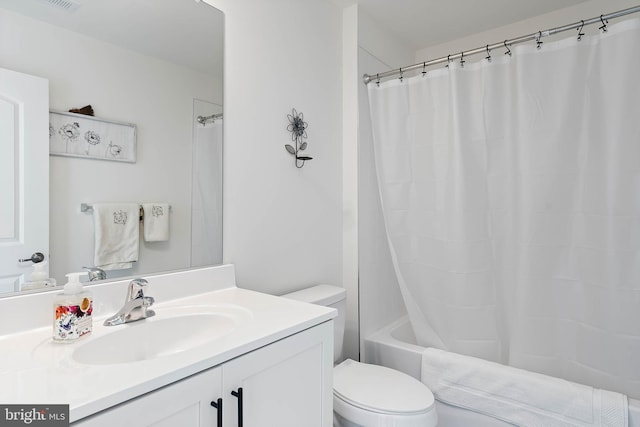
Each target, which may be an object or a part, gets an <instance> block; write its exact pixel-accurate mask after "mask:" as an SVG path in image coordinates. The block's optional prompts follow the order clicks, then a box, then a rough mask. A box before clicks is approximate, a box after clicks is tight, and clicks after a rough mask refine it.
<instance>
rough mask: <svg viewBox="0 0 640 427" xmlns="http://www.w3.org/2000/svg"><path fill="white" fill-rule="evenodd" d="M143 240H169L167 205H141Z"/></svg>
mask: <svg viewBox="0 0 640 427" xmlns="http://www.w3.org/2000/svg"><path fill="white" fill-rule="evenodd" d="M142 210H143V211H144V222H143V224H144V225H143V227H144V240H145V241H146V242H164V241H167V240H169V203H164V202H162V203H143V204H142Z"/></svg>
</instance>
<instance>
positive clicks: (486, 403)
mask: <svg viewBox="0 0 640 427" xmlns="http://www.w3.org/2000/svg"><path fill="white" fill-rule="evenodd" d="M422 382H423V383H424V384H426V385H427V386H428V387H429V388H430V389H431V391H432V392H433V394H434V396H435V397H436V399H438V400H440V401H441V402H444V403H448V404H450V405H454V406H458V407H462V408H466V409H469V410H472V411H475V412H479V413H483V414H486V415H490V416H492V417H495V418H498V419H501V420H504V421H507V422H510V423H513V424H515V425H518V426H525V427H529V426H530V427H534V426H535V427H569V426H572V427H573V426H575V427H587V426H603V427H604V426H606V427H618V426H619V427H628V423H629V421H628V412H629V410H628V401H627V397H626V396H625V395H623V394H620V393H614V392H610V391H606V390H600V389H595V388H593V387H589V386H585V385H580V384H577V383H573V382H570V381H566V380H562V379H559V378H555V377H550V376H547V375H542V374H537V373H533V372H529V371H526V370H523V369H518V368H513V367H510V366H505V365H501V364H499V363H494V362H489V361H486V360H482V359H478V358H475V357H469V356H463V355H460V354H456V353H450V352H446V351H443V350H438V349H435V348H427V349H425V351H424V352H423V354H422Z"/></svg>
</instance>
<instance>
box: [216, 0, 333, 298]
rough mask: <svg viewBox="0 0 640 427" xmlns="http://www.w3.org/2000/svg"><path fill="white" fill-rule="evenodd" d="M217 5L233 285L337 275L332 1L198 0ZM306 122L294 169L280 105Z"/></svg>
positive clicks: (262, 287)
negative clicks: (302, 152)
mask: <svg viewBox="0 0 640 427" xmlns="http://www.w3.org/2000/svg"><path fill="white" fill-rule="evenodd" d="M207 1H208V2H209V3H210V4H212V5H213V6H215V7H217V8H219V9H220V10H222V11H223V12H224V13H225V26H226V32H225V89H224V90H225V94H224V107H225V128H224V133H225V150H224V164H225V170H224V203H225V204H224V260H225V262H229V263H234V264H235V266H236V277H237V282H238V285H239V286H241V287H243V288H249V289H255V290H259V291H263V292H268V293H272V294H282V293H286V292H289V291H292V290H295V289H300V288H303V287H306V286H309V285H312V284H317V283H329V284H334V285H339V286H340V285H342V283H341V282H342V136H341V131H342V123H341V122H342V120H341V117H342V116H341V115H342V108H341V105H342V104H341V103H342V98H341V96H342V93H341V33H342V30H341V25H342V11H341V10H340V9H339V8H338V7H337V6H336V5H334V4H333V3H330V2H329V1H326V0H274V1H268V2H267V1H263V0H207ZM292 108H296V109H297V110H298V111H301V112H303V113H304V120H305V121H306V122H308V124H309V127H308V128H307V134H308V140H307V141H308V143H309V146H308V148H307V151H306V154H307V155H309V156H311V157H313V160H311V161H309V162H307V164H306V165H305V166H304V167H303V168H301V169H296V168H295V166H294V159H293V157H292V156H291V155H290V154H288V153H287V152H286V150H285V148H284V145H285V144H287V143H291V135H290V133H289V132H288V131H287V125H288V124H289V122H288V120H287V114H290V113H291V109H292Z"/></svg>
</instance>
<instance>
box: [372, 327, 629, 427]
mask: <svg viewBox="0 0 640 427" xmlns="http://www.w3.org/2000/svg"><path fill="white" fill-rule="evenodd" d="M364 346H365V360H364V362H367V363H374V364H376V365H382V366H387V367H389V368H393V369H397V370H398V371H402V372H405V373H407V374H409V375H411V376H412V377H414V378H417V379H418V380H420V377H421V375H420V371H421V369H422V368H421V367H422V351H423V350H424V347H421V346H419V345H417V344H416V338H415V335H414V334H413V330H412V329H411V323H409V318H408V317H407V316H405V317H402V318H400V319H398V320H396V321H395V322H394V323H392V324H391V325H388V326H386V327H384V328H382V329H380V330H379V331H377V332H375V333H373V334H371V335H370V336H369V337H367V338H366V339H365V343H364ZM436 410H437V411H438V427H461V426H481V427H505V426H507V427H508V426H512V424H510V423H507V422H504V421H501V420H498V419H496V418H493V417H489V416H487V415H483V414H480V413H477V412H473V411H470V410H468V409H464V408H458V407H455V406H451V405H447V404H446V403H442V402H439V401H436ZM629 427H640V400H636V399H629Z"/></svg>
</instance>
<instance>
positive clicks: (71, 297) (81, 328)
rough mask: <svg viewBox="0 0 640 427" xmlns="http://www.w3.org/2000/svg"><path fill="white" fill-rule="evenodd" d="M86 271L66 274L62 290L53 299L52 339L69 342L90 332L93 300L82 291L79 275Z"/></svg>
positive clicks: (87, 293)
mask: <svg viewBox="0 0 640 427" xmlns="http://www.w3.org/2000/svg"><path fill="white" fill-rule="evenodd" d="M83 274H87V273H86V272H79V273H69V274H67V284H66V285H64V292H63V293H61V294H58V295H56V297H55V299H54V301H53V309H54V319H53V340H54V341H58V342H69V341H73V340H76V339H78V338H80V337H81V336H83V335H87V334H89V333H91V329H92V326H93V319H92V316H91V314H92V312H93V301H92V299H91V294H90V293H89V292H87V291H83V288H82V283H80V276H82V275H83Z"/></svg>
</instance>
